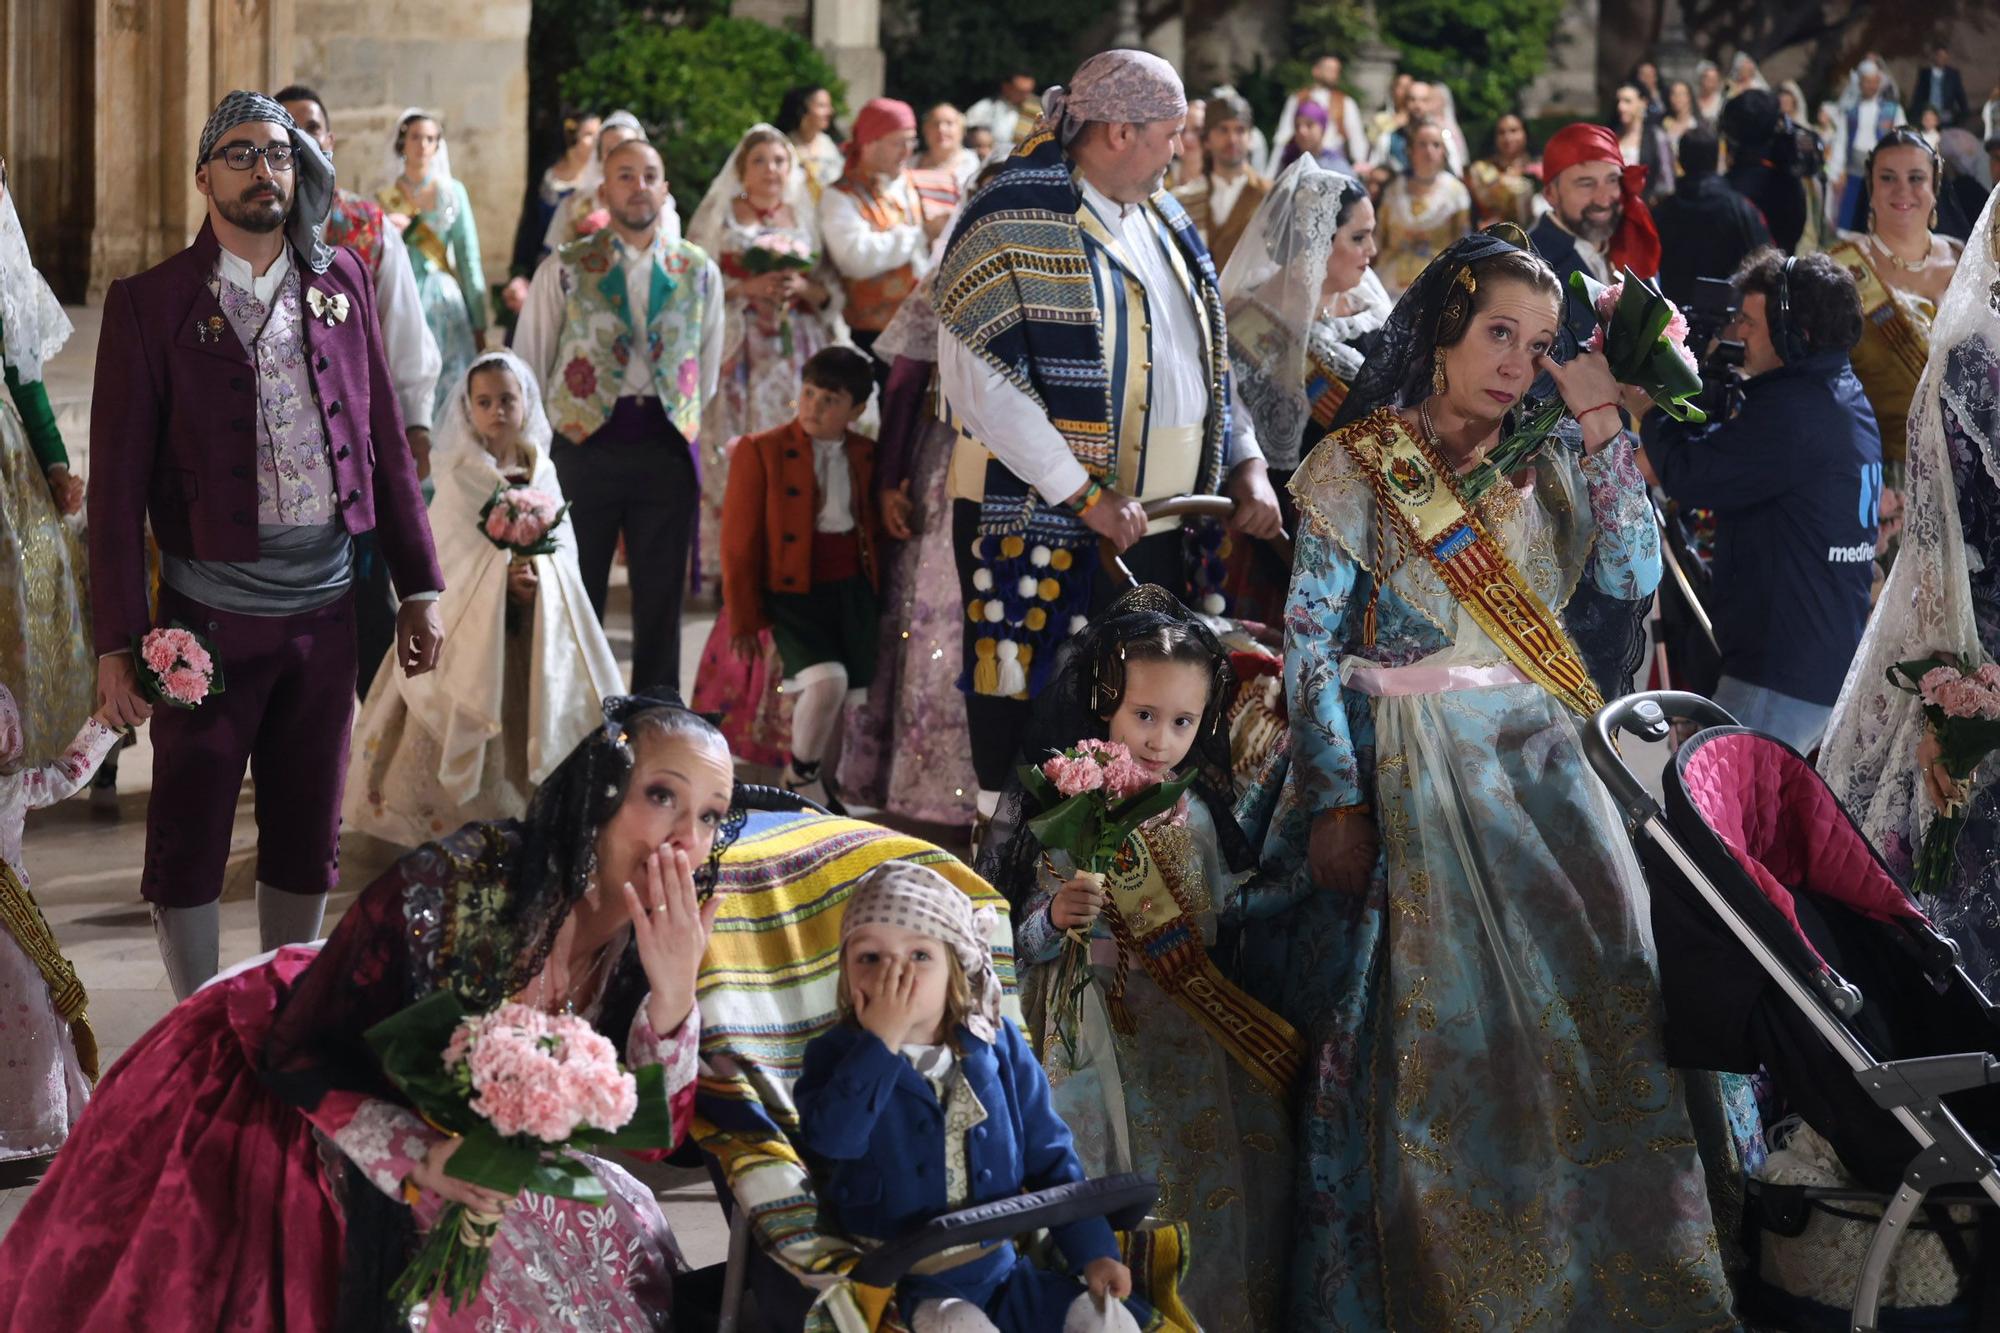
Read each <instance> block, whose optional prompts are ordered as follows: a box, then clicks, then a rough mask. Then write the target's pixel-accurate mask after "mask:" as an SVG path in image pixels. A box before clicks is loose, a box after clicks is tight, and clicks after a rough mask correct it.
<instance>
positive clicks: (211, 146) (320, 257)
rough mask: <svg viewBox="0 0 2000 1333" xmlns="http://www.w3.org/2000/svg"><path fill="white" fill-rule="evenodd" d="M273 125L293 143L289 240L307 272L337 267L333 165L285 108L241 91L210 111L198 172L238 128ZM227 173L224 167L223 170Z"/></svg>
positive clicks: (197, 161) (198, 155) (287, 222)
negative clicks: (331, 222)
mask: <svg viewBox="0 0 2000 1333" xmlns="http://www.w3.org/2000/svg"><path fill="white" fill-rule="evenodd" d="M252 122H269V123H271V124H274V125H282V126H284V127H285V131H286V133H287V134H288V135H290V137H291V140H292V211H291V215H290V216H289V217H287V218H286V219H285V235H286V237H287V238H288V239H289V240H290V241H291V243H292V248H293V249H295V250H297V251H298V252H299V256H300V258H302V259H303V260H304V261H305V264H306V267H307V268H309V269H311V270H312V271H313V272H315V273H324V272H326V270H327V266H328V265H330V264H331V263H333V249H332V247H330V246H328V245H327V243H326V218H327V214H329V213H331V212H332V211H333V161H332V159H330V158H328V157H327V155H326V154H325V153H323V152H321V151H320V146H319V144H318V143H316V142H314V140H313V139H312V137H311V136H310V135H308V134H307V133H306V132H305V131H304V130H301V129H300V128H299V126H298V122H296V121H294V120H293V119H292V113H291V112H289V111H287V110H285V108H284V106H283V104H281V103H279V102H274V101H272V100H271V99H270V98H268V97H266V96H264V94H262V93H255V92H246V91H244V90H243V89H240V88H239V89H237V90H236V91H235V92H233V93H230V94H229V95H228V96H227V97H225V98H223V99H222V101H220V102H219V103H217V104H216V107H215V110H213V111H211V112H209V114H208V123H207V124H206V125H204V126H202V129H201V146H200V148H199V149H198V150H197V151H196V153H195V158H194V164H195V166H196V168H199V167H200V166H201V164H202V163H204V162H206V161H208V160H209V158H210V156H212V155H213V154H214V152H215V146H216V145H217V144H219V143H221V142H222V136H223V135H225V134H227V133H228V132H229V131H230V130H233V129H235V128H236V127H237V126H238V125H247V124H250V123H252ZM220 169H221V170H223V171H228V170H229V166H228V165H227V164H226V163H225V164H223V166H222V167H221V168H220Z"/></svg>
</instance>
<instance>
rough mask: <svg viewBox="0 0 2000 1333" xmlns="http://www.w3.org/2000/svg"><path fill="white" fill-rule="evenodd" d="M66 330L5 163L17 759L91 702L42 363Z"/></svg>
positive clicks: (3, 356)
mask: <svg viewBox="0 0 2000 1333" xmlns="http://www.w3.org/2000/svg"><path fill="white" fill-rule="evenodd" d="M70 333H71V327H70V322H69V319H68V317H67V316H65V315H64V314H63V310H62V306H61V304H60V303H59V302H57V300H56V296H55V293H54V292H52V291H50V290H49V286H48V284H47V283H46V282H43V281H42V276H41V274H39V273H37V272H36V271H35V268H34V265H33V264H32V263H31V262H30V261H29V258H28V239H27V236H26V234H25V233H24V232H23V231H22V229H21V219H20V217H19V216H18V215H17V214H16V213H15V211H14V197H13V195H12V193H11V192H10V189H9V182H8V180H7V172H6V166H5V164H4V163H0V360H4V362H5V365H6V381H7V393H6V395H5V396H4V397H0V683H4V684H5V685H6V686H7V688H8V689H9V690H11V691H13V694H14V698H15V699H16V700H18V701H19V703H20V706H21V728H22V737H21V742H22V743H21V762H22V763H23V764H24V765H28V766H35V765H40V764H45V763H48V762H49V761H50V760H52V759H54V758H56V757H57V756H59V755H60V754H62V752H63V750H64V748H65V747H67V746H68V744H69V742H70V740H71V738H72V737H74V736H75V735H76V732H77V728H78V727H81V726H82V725H83V720H84V719H85V718H87V717H89V716H90V710H91V707H92V705H93V703H94V702H95V700H94V697H93V696H94V693H95V690H96V686H97V661H96V657H95V655H94V654H93V653H92V652H91V650H90V604H89V600H88V596H87V593H86V587H87V585H86V583H85V558H84V548H83V534H82V530H81V527H80V525H78V524H76V523H73V522H70V521H69V520H68V518H67V517H66V516H68V515H74V514H76V513H78V512H80V511H81V510H82V508H83V480H82V478H80V477H78V476H76V475H75V474H74V473H72V472H71V471H70V468H69V455H68V453H67V452H65V451H64V449H63V441H62V433H61V432H60V431H58V430H57V429H56V416H55V412H54V410H53V409H51V408H50V406H49V395H48V391H47V390H46V389H44V388H43V387H42V367H43V366H44V365H45V364H46V363H47V362H48V359H49V358H50V357H52V356H54V355H55V353H56V351H57V349H59V348H60V347H61V346H62V345H63V344H64V343H65V342H67V341H68V340H69V335H70Z"/></svg>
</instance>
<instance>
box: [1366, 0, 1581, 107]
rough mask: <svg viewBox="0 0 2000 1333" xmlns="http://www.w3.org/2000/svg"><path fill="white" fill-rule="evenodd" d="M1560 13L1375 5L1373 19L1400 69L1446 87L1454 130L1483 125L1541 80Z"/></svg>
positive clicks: (1447, 1) (1466, 1) (1549, 0)
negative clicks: (1454, 111)
mask: <svg viewBox="0 0 2000 1333" xmlns="http://www.w3.org/2000/svg"><path fill="white" fill-rule="evenodd" d="M1563 8H1564V3H1563V0H1382V3H1381V4H1379V5H1378V6H1377V14H1378V16H1379V19H1380V23H1381V34H1382V38H1383V40H1384V41H1386V42H1388V43H1389V44H1390V45H1391V46H1394V47H1396V48H1397V49H1398V50H1399V51H1400V52H1401V53H1402V60H1401V62H1400V67H1401V68H1402V69H1405V70H1408V71H1409V72H1410V73H1412V74H1414V75H1416V76H1417V77H1418V78H1420V79H1425V80H1442V81H1443V82H1444V83H1446V84H1447V85H1449V86H1450V88H1451V90H1452V95H1453V96H1454V97H1455V98H1456V99H1457V101H1458V115H1459V120H1460V122H1461V124H1463V123H1464V122H1466V121H1475V122H1484V123H1486V124H1489V125H1490V124H1491V123H1492V122H1493V121H1494V120H1496V119H1497V118H1498V117H1499V116H1500V113H1501V112H1503V111H1511V110H1513V108H1514V104H1515V101H1516V99H1517V98H1518V97H1519V96H1520V93H1521V90H1522V89H1523V88H1525V87H1526V86H1527V85H1528V84H1529V83H1531V82H1532V81H1533V80H1534V78H1535V76H1536V75H1537V74H1539V73H1541V71H1542V67H1543V65H1545V64H1546V63H1547V61H1548V55H1549V46H1550V44H1551V42H1552V41H1553V40H1554V39H1555V32H1556V23H1557V21H1558V20H1559V19H1560V18H1561V16H1562V12H1563Z"/></svg>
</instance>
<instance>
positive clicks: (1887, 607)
mask: <svg viewBox="0 0 2000 1333" xmlns="http://www.w3.org/2000/svg"><path fill="white" fill-rule="evenodd" d="M1996 199H2000V195H1994V196H1993V197H1990V198H1988V199H1987V201H1986V208H1985V210H1984V211H1983V212H1982V213H1981V214H1980V215H1979V222H1978V224H1977V225H1976V226H1975V227H1974V228H1973V230H1972V242H1971V244H1969V245H1967V246H1966V248H1965V254H1964V256H1963V257H1962V258H1961V259H1960V260H1959V262H1958V271H1957V273H1956V274H1955V275H1954V276H1953V277H1952V280H1951V286H1950V287H1949V288H1948V289H1947V290H1946V291H1945V295H1944V300H1943V302H1941V303H1940V304H1939V306H1938V314H1937V320H1936V322H1935V323H1934V324H1933V325H1932V326H1931V354H1930V360H1929V362H1928V363H1927V364H1926V365H1925V366H1924V377H1923V379H1922V380H1921V381H1919V383H1918V385H1917V393H1916V397H1915V398H1913V399H1912V400H1911V402H1910V447H1909V462H1908V478H1907V482H1906V486H1905V490H1904V493H1903V503H1904V506H1905V509H1904V515H1905V516H1904V521H1903V536H1902V542H1901V545H1900V547H1899V548H1898V550H1897V553H1896V563H1895V565H1894V567H1893V568H1892V569H1891V570H1890V572H1889V580H1888V582H1887V584H1886V585H1884V587H1883V589H1882V596H1881V600H1880V601H1878V602H1877V603H1876V606H1875V614H1874V617H1873V618H1872V619H1871V620H1870V621H1869V624H1868V632H1867V633H1866V634H1865V635H1864V636H1863V637H1862V640H1861V647H1860V648H1859V649H1858V650H1857V651H1856V653H1855V655H1854V665H1853V667H1852V668H1850V669H1849V671H1848V673H1847V682H1846V684H1844V685H1843V686H1842V687H1841V690H1840V700H1839V702H1838V703H1836V704H1835V705H1834V708H1833V717H1832V719H1831V720H1830V721H1829V722H1828V724H1827V739H1826V743H1825V745H1824V746H1823V747H1822V748H1821V751H1820V758H1819V767H1820V772H1821V773H1823V774H1825V776H1826V780H1827V782H1828V784H1829V785H1830V786H1832V788H1833V791H1834V794H1835V795H1837V796H1839V797H1840V799H1841V802H1842V803H1843V804H1844V805H1846V806H1847V809H1848V811H1849V813H1851V814H1852V815H1853V816H1854V817H1855V818H1856V819H1857V820H1859V821H1860V823H1861V827H1862V830H1863V831H1864V832H1865V833H1867V835H1868V837H1869V839H1870V840H1871V841H1873V842H1875V843H1876V844H1877V845H1880V844H1882V843H1883V842H1884V841H1886V840H1887V838H1888V837H1889V836H1890V835H1892V834H1899V835H1901V836H1902V837H1903V838H1905V839H1907V845H1908V846H1909V847H1911V848H1915V847H1916V846H1917V844H1918V840H1919V839H1920V837H1921V836H1922V833H1923V829H1924V826H1925V825H1927V824H1928V823H1929V822H1930V819H1931V815H1932V811H1931V806H1930V802H1929V801H1928V800H1926V799H1925V798H1924V796H1923V794H1922V792H1921V790H1920V782H1919V774H1918V772H1917V762H1916V756H1917V741H1918V740H1919V739H1920V738H1921V737H1922V735H1923V714H1922V712H1921V711H1920V709H1919V706H1918V701H1917V699H1916V698H1915V697H1914V696H1912V695H1909V694H1905V693H1904V692H1902V691H1901V690H1898V689H1896V688H1895V687H1894V686H1892V685H1890V684H1889V682H1888V679H1887V676H1886V673H1887V671H1888V669H1889V667H1890V666H1891V665H1893V664H1894V663H1897V662H1905V661H1909V660H1911V659H1912V658H1918V657H1925V656H1928V655H1930V654H1931V653H1934V652H1937V651H1940V650H1944V651H1949V652H1956V653H1962V654H1965V655H1967V656H1969V657H1971V658H1972V659H1973V660H1974V661H1977V660H1979V658H1980V657H1981V652H1980V646H1979V632H1978V628H1977V625H1976V624H1975V622H1974V620H1973V612H1972V593H1971V582H1970V574H1969V568H1970V567H1969V565H1968V560H1981V559H1992V558H1994V553H1993V552H1969V551H1968V550H1967V549H1966V544H1965V534H1964V532H1963V531H1962V530H1961V529H1960V527H1959V521H1958V490H1957V487H1956V486H1955V485H1954V483H1953V481H1952V475H1951V460H1950V459H1949V458H1948V457H1947V456H1946V447H1945V439H1944V422H1943V408H1944V407H1945V406H1946V405H1949V406H1950V407H1951V409H1952V413H1953V415H1954V416H1955V417H1956V418H1957V420H1958V422H1959V423H1960V425H1961V426H1962V427H1963V428H1964V429H1965V431H1966V433H1967V434H1969V435H1970V436H1971V437H1972V440H1973V442H1974V443H1975V444H1976V445H1977V446H1978V449H1979V455H1980V462H1981V463H1982V464H1983V465H1984V467H1985V469H1986V475H1987V476H1988V478H1990V479H1991V480H1992V481H1993V483H1994V484H1995V485H1996V486H2000V440H1995V439H1993V438H1991V437H1989V436H1988V435H1987V434H1986V433H1985V430H1986V426H1985V424H1984V422H1985V421H1988V420H1990V419H1991V418H1990V417H1985V416H1983V414H1981V413H1977V412H1975V411H1974V410H1973V408H1972V405H1971V404H1970V403H1968V401H1967V389H1968V386H1969V385H1977V384H1981V383H1984V382H1986V381H1987V380H1988V379H1989V378H1990V377H1991V376H1992V375H1993V373H1994V363H1995V361H1996V359H2000V308H1996V307H2000V260H1997V259H1996V257H1995V254H1994V251H1995V247H1996V246H2000V236H1996V234H1995V231H1994V228H1995V225H1996V217H1995V211H1996V210H1995V200H1996ZM1954 354H1956V356H1957V359H1958V362H1959V364H1958V367H1957V368H1956V369H1957V373H1956V374H1955V375H1953V374H1947V369H1948V367H1950V364H1951V361H1952V359H1953V356H1954Z"/></svg>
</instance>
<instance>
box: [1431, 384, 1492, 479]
mask: <svg viewBox="0 0 2000 1333" xmlns="http://www.w3.org/2000/svg"><path fill="white" fill-rule="evenodd" d="M1417 423H1418V424H1419V425H1421V426H1422V427H1423V428H1424V440H1425V442H1426V443H1428V444H1429V445H1430V447H1431V448H1433V449H1435V450H1437V453H1438V457H1440V458H1442V459H1444V460H1445V462H1446V463H1447V464H1449V465H1450V467H1451V470H1452V475H1453V476H1462V475H1464V473H1465V471H1466V470H1467V469H1469V468H1474V467H1477V466H1479V464H1480V463H1481V462H1482V461H1483V460H1484V459H1485V457H1486V446H1485V445H1483V444H1476V445H1474V446H1473V447H1472V452H1471V453H1469V454H1467V455H1466V456H1465V457H1464V458H1463V459H1462V460H1460V461H1458V462H1455V463H1454V462H1452V458H1451V454H1450V452H1449V451H1448V450H1446V449H1445V447H1444V440H1443V438H1442V437H1440V436H1439V435H1438V428H1437V423H1436V422H1434V421H1432V420H1431V400H1430V399H1428V398H1426V399H1424V400H1423V401H1422V402H1421V403H1418V404H1417Z"/></svg>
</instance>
